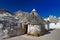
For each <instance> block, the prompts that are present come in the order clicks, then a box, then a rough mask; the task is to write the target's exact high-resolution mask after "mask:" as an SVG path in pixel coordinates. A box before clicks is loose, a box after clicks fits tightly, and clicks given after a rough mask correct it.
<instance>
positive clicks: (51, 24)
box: [49, 23, 60, 29]
mask: <svg viewBox="0 0 60 40" xmlns="http://www.w3.org/2000/svg"><path fill="white" fill-rule="evenodd" d="M49 27H50V28H52V29H54V28H58V29H60V23H56V24H55V23H50V24H49Z"/></svg>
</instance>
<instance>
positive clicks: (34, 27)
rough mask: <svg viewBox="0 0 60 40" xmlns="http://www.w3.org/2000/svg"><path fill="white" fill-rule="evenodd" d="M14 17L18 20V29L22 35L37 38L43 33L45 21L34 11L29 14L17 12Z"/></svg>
mask: <svg viewBox="0 0 60 40" xmlns="http://www.w3.org/2000/svg"><path fill="white" fill-rule="evenodd" d="M15 16H16V17H17V18H19V19H20V27H21V30H22V32H23V34H30V35H34V36H39V35H42V34H44V33H45V24H46V23H45V21H44V20H43V18H42V17H40V16H39V15H38V13H37V12H36V10H35V9H33V10H32V11H31V12H30V13H28V12H23V11H18V12H16V13H15Z"/></svg>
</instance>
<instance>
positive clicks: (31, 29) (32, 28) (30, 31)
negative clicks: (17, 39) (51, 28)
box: [27, 24, 41, 34]
mask: <svg viewBox="0 0 60 40" xmlns="http://www.w3.org/2000/svg"><path fill="white" fill-rule="evenodd" d="M40 31H41V29H40V25H31V24H30V25H28V32H27V33H28V34H34V33H38V34H39V33H40Z"/></svg>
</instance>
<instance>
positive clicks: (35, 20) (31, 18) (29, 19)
mask: <svg viewBox="0 0 60 40" xmlns="http://www.w3.org/2000/svg"><path fill="white" fill-rule="evenodd" d="M33 12H34V13H35V11H33ZM36 14H38V13H36ZM15 15H16V16H17V17H19V18H20V21H21V23H27V24H28V23H30V24H44V23H45V21H44V20H43V18H42V17H39V15H37V16H36V15H33V13H32V12H31V13H26V12H21V11H20V12H16V14H15Z"/></svg>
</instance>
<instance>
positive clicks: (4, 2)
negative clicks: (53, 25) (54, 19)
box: [0, 0, 60, 17]
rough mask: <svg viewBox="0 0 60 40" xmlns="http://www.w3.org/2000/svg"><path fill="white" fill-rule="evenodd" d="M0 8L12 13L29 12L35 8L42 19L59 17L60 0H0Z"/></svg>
mask: <svg viewBox="0 0 60 40" xmlns="http://www.w3.org/2000/svg"><path fill="white" fill-rule="evenodd" d="M0 8H4V9H7V10H9V11H10V12H12V13H13V12H15V11H18V10H23V11H26V12H30V11H31V10H32V9H33V8H35V9H36V10H37V12H38V13H39V15H41V16H42V17H47V16H49V15H55V16H60V0H0Z"/></svg>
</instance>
